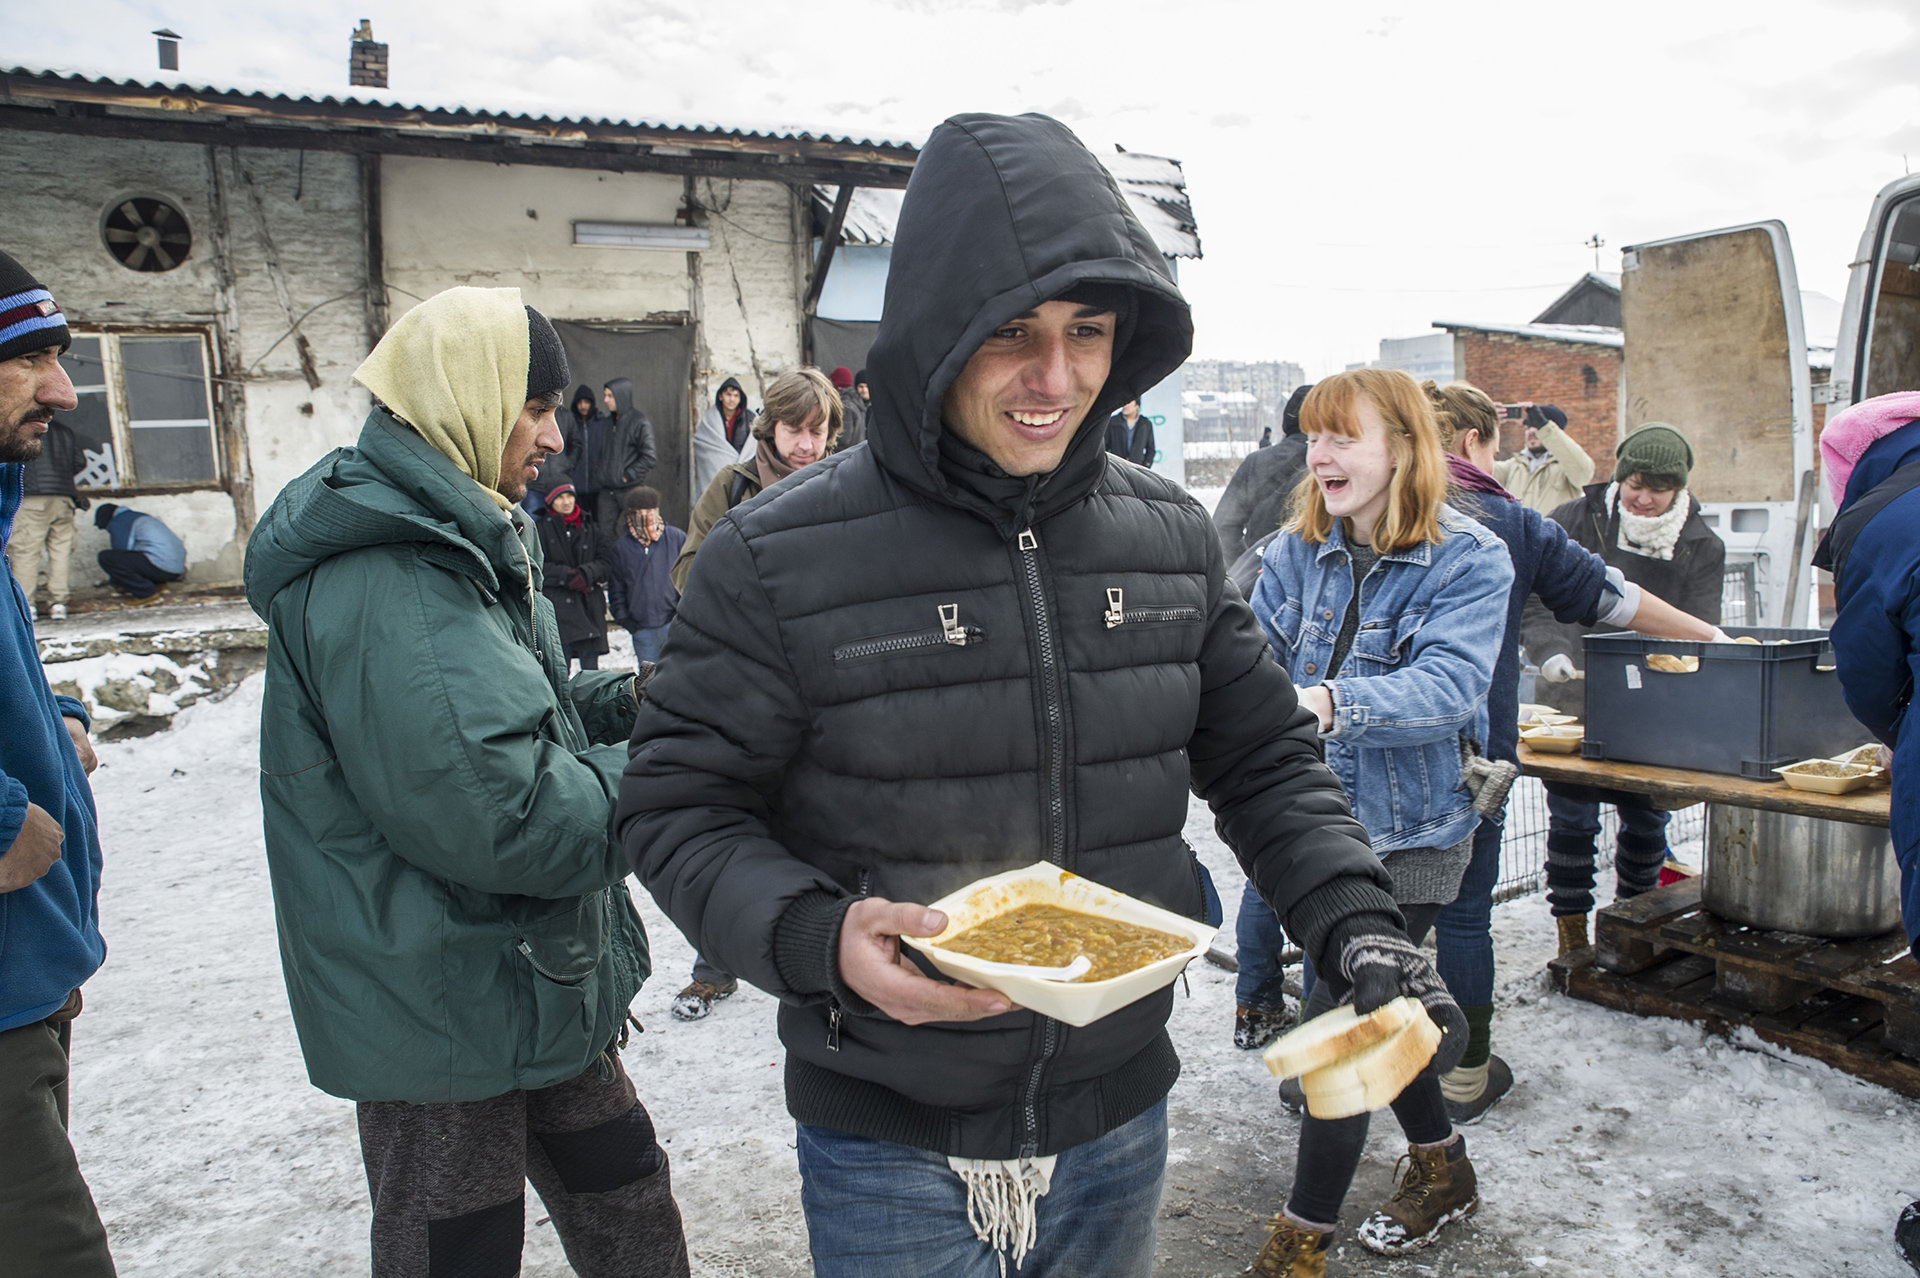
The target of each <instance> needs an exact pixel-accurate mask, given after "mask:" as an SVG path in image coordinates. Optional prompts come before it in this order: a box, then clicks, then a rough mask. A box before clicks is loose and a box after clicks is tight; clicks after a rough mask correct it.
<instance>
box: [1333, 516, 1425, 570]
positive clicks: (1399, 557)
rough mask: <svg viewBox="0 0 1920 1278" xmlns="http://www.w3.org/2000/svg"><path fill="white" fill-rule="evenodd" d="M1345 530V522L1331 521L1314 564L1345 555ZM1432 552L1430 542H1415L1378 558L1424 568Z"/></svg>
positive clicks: (1340, 520) (1339, 520)
mask: <svg viewBox="0 0 1920 1278" xmlns="http://www.w3.org/2000/svg"><path fill="white" fill-rule="evenodd" d="M1443 514H1444V510H1443ZM1346 530H1347V523H1346V520H1344V519H1336V520H1334V521H1333V527H1332V529H1330V530H1329V531H1328V533H1327V539H1326V541H1324V542H1323V543H1321V545H1320V547H1319V549H1318V550H1316V551H1315V552H1314V556H1313V560H1314V562H1315V563H1316V564H1318V563H1320V562H1322V561H1324V560H1325V559H1326V558H1327V556H1328V555H1335V554H1337V555H1341V556H1346V555H1347V531H1346ZM1433 550H1434V546H1433V543H1432V542H1430V541H1420V542H1415V543H1414V544H1413V545H1411V546H1409V547H1407V548H1406V549H1405V550H1395V551H1391V552H1389V553H1387V554H1384V555H1381V556H1380V558H1382V559H1385V560H1390V561H1392V562H1394V563H1401V564H1419V565H1420V566H1421V567H1423V568H1424V567H1426V566H1427V565H1429V564H1431V563H1432V562H1433Z"/></svg>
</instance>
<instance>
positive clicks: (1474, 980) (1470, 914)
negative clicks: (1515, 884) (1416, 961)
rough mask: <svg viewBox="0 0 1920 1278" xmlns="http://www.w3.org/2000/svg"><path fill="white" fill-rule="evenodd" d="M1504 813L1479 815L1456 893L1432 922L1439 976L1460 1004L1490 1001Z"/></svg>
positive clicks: (1482, 1004) (1477, 1004) (1491, 998)
mask: <svg viewBox="0 0 1920 1278" xmlns="http://www.w3.org/2000/svg"><path fill="white" fill-rule="evenodd" d="M1505 821H1506V816H1505V814H1504V813H1503V814H1502V815H1500V816H1498V817H1488V816H1483V817H1481V818H1480V824H1479V826H1477V827H1476V828H1475V829H1474V832H1473V859H1472V860H1471V861H1469V862H1467V872H1466V875H1465V876H1464V877H1462V878H1461V880H1460V895H1459V896H1457V897H1455V898H1454V900H1453V904H1451V905H1448V906H1444V907H1442V908H1441V910H1440V917H1439V919H1438V920H1437V921H1436V922H1435V923H1434V925H1433V935H1434V941H1435V943H1436V944H1437V945H1438V946H1439V949H1440V962H1439V963H1438V964H1437V966H1438V967H1439V969H1440V979H1441V980H1443V981H1445V982H1446V983H1447V992H1448V993H1449V994H1452V995H1453V1001H1454V1002H1456V1003H1458V1004H1459V1005H1460V1006H1462V1007H1488V1006H1491V1005H1492V1003H1493V885H1494V884H1495V883H1497V882H1499V880H1500V840H1501V837H1502V836H1503V835H1504V834H1505V833H1506V827H1505V824H1504V823H1505Z"/></svg>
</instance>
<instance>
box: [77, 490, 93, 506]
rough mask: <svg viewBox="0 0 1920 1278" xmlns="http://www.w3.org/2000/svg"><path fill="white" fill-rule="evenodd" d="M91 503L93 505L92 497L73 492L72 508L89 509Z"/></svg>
mask: <svg viewBox="0 0 1920 1278" xmlns="http://www.w3.org/2000/svg"><path fill="white" fill-rule="evenodd" d="M92 505H93V499H92V498H90V497H83V496H81V495H80V494H79V493H75V494H74V495H73V508H74V509H75V510H86V509H89V508H90V507H91V506H92Z"/></svg>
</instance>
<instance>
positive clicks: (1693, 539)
mask: <svg viewBox="0 0 1920 1278" xmlns="http://www.w3.org/2000/svg"><path fill="white" fill-rule="evenodd" d="M1609 486H1610V485H1608V484H1588V485H1587V486H1586V488H1585V489H1584V490H1583V491H1582V493H1581V495H1580V496H1578V497H1576V498H1574V499H1573V500H1572V501H1570V502H1566V503H1564V504H1562V505H1561V506H1559V507H1558V508H1556V509H1555V510H1554V512H1553V514H1552V515H1550V516H1549V518H1551V519H1552V520H1553V522H1554V523H1556V524H1559V525H1560V526H1561V527H1562V528H1564V529H1566V530H1567V536H1568V537H1569V538H1570V539H1571V540H1572V541H1574V542H1576V543H1577V544H1578V545H1580V546H1581V547H1583V548H1585V549H1587V550H1590V551H1592V552H1593V553H1594V554H1596V555H1598V556H1600V558H1602V559H1603V560H1605V561H1606V562H1607V566H1608V567H1611V568H1618V569H1619V570H1620V574H1621V576H1623V577H1625V578H1626V579H1627V580H1628V581H1631V582H1632V583H1634V584H1635V585H1636V586H1639V587H1640V588H1641V589H1642V590H1650V591H1652V592H1653V593H1654V594H1656V595H1658V596H1660V598H1662V599H1664V600H1666V601H1667V602H1668V603H1670V604H1672V605H1673V606H1674V607H1676V608H1678V609H1679V610H1680V611H1681V612H1684V613H1690V614H1691V615H1693V616H1695V617H1698V618H1700V620H1702V621H1707V622H1711V623H1712V624H1714V625H1716V626H1717V625H1719V624H1720V598H1721V591H1722V589H1723V585H1724V583H1723V580H1722V578H1723V577H1724V575H1725V573H1726V566H1727V546H1726V543H1725V542H1723V541H1721V540H1720V537H1719V535H1718V534H1716V533H1715V532H1714V531H1713V529H1712V528H1710V527H1708V526H1707V521H1706V520H1704V519H1702V518H1700V503H1699V502H1698V501H1697V500H1695V501H1694V502H1693V510H1692V511H1691V512H1690V513H1689V514H1688V515H1687V521H1686V522H1685V523H1683V524H1681V525H1680V540H1679V541H1677V542H1675V543H1674V547H1673V558H1672V559H1649V558H1648V557H1647V556H1645V555H1636V554H1634V553H1633V552H1632V551H1628V550H1622V549H1620V535H1619V534H1620V510H1619V505H1618V503H1617V502H1616V503H1615V504H1614V505H1613V506H1612V507H1609V506H1608V505H1607V489H1608V487H1609ZM1687 497H1688V499H1689V500H1693V494H1692V493H1688V494H1687ZM1591 630H1592V628H1591V627H1583V626H1579V625H1568V624H1565V623H1562V622H1559V621H1556V620H1554V618H1553V615H1552V614H1551V613H1549V612H1548V611H1547V609H1546V606H1545V605H1543V604H1542V603H1541V602H1540V600H1539V599H1538V598H1537V597H1536V598H1533V599H1529V600H1528V601H1527V610H1526V612H1525V614H1524V615H1523V616H1522V618H1521V623H1520V642H1521V643H1522V644H1524V645H1526V649H1527V660H1528V661H1530V662H1532V663H1533V664H1534V665H1536V666H1537V665H1539V664H1540V663H1541V662H1543V661H1545V660H1546V659H1547V658H1549V657H1551V656H1553V655H1554V654H1555V653H1562V652H1564V653H1566V654H1568V655H1569V656H1570V657H1572V659H1573V664H1574V665H1575V666H1576V667H1578V668H1580V669H1585V668H1586V664H1587V662H1586V655H1585V645H1584V644H1583V643H1582V642H1581V637H1582V636H1583V635H1586V634H1589V633H1591ZM1535 690H1536V693H1537V694H1538V695H1539V697H1540V698H1541V699H1543V700H1544V701H1546V702H1547V703H1548V704H1551V705H1555V706H1561V707H1571V709H1570V710H1569V713H1573V714H1579V713H1582V712H1583V706H1582V698H1583V697H1584V696H1585V689H1584V688H1583V686H1582V685H1580V684H1577V683H1576V684H1572V685H1565V684H1562V685H1551V684H1547V683H1544V682H1543V683H1540V684H1538V685H1536V689H1535Z"/></svg>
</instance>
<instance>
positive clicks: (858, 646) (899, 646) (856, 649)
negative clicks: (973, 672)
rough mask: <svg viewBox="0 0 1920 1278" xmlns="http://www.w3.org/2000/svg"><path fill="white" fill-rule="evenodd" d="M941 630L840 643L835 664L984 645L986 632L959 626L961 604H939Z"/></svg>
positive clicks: (836, 651)
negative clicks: (948, 646) (943, 648)
mask: <svg viewBox="0 0 1920 1278" xmlns="http://www.w3.org/2000/svg"><path fill="white" fill-rule="evenodd" d="M939 617H940V628H939V629H938V630H919V631H912V632H908V633H903V634H897V635H880V636H878V637H876V638H873V639H859V640H856V641H854V642H853V643H843V644H841V645H840V646H839V647H837V648H835V649H834V650H833V659H834V660H835V661H863V660H865V659H866V658H868V657H891V656H897V655H899V654H900V653H903V652H918V651H921V650H923V649H928V648H939V647H942V646H943V645H950V646H952V647H955V648H969V647H972V646H973V645H974V644H978V643H985V642H986V641H987V632H986V631H985V630H983V629H981V628H980V627H979V626H963V625H961V624H960V605H959V604H941V605H940V607H939Z"/></svg>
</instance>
